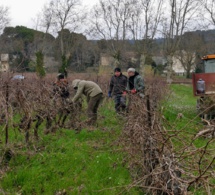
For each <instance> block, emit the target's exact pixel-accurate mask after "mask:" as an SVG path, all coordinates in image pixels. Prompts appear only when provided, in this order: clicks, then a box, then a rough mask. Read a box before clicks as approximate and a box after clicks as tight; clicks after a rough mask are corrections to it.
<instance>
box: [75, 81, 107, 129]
mask: <svg viewBox="0 0 215 195" xmlns="http://www.w3.org/2000/svg"><path fill="white" fill-rule="evenodd" d="M72 87H73V88H74V89H75V90H77V92H76V94H75V96H74V97H73V99H72V102H74V103H75V102H77V101H78V100H79V98H81V96H82V95H85V96H86V98H87V104H88V108H87V115H88V118H89V120H88V125H94V124H95V123H96V120H97V110H98V107H99V104H100V103H101V102H102V99H103V93H102V90H101V88H100V87H99V86H98V85H97V84H96V83H94V82H93V81H85V80H80V79H75V80H73V82H72Z"/></svg>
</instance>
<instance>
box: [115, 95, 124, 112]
mask: <svg viewBox="0 0 215 195" xmlns="http://www.w3.org/2000/svg"><path fill="white" fill-rule="evenodd" d="M114 103H115V110H116V112H121V111H122V112H123V111H125V108H126V97H125V96H122V94H117V95H115V96H114Z"/></svg>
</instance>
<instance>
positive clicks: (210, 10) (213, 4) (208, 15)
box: [202, 0, 215, 27]
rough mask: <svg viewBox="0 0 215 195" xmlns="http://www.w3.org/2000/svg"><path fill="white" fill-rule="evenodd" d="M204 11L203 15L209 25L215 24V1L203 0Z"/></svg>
mask: <svg viewBox="0 0 215 195" xmlns="http://www.w3.org/2000/svg"><path fill="white" fill-rule="evenodd" d="M202 2H203V7H204V12H203V14H202V16H203V17H204V18H205V19H206V20H207V23H208V25H209V26H211V25H212V27H214V26H215V9H214V8H215V1H214V0H202Z"/></svg>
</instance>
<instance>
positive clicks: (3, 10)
mask: <svg viewBox="0 0 215 195" xmlns="http://www.w3.org/2000/svg"><path fill="white" fill-rule="evenodd" d="M9 23H10V18H9V7H4V6H3V5H2V6H0V32H1V31H2V30H3V29H4V28H5V26H7V25H8V24H9Z"/></svg>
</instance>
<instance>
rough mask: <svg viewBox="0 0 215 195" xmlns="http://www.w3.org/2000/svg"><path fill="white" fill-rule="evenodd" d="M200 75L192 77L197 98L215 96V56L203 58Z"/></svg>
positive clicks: (195, 74)
mask: <svg viewBox="0 0 215 195" xmlns="http://www.w3.org/2000/svg"><path fill="white" fill-rule="evenodd" d="M202 62H203V63H202V67H201V72H200V73H194V74H193V75H192V83H193V94H194V95H195V96H207V95H215V54H210V55H206V56H203V57H202Z"/></svg>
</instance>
